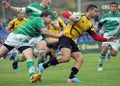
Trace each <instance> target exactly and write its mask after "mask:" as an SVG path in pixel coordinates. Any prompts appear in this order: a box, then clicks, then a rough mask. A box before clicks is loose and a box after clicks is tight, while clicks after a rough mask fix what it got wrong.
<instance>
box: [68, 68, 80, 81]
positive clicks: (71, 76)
mask: <svg viewBox="0 0 120 86" xmlns="http://www.w3.org/2000/svg"><path fill="white" fill-rule="evenodd" d="M77 73H78V69H77V68H75V67H72V69H71V73H70V76H69V79H72V78H74V77H75V75H76V74H77Z"/></svg>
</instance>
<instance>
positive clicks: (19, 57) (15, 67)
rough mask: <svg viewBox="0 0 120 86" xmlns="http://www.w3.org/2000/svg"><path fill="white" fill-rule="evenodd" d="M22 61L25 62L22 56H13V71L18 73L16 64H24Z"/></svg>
mask: <svg viewBox="0 0 120 86" xmlns="http://www.w3.org/2000/svg"><path fill="white" fill-rule="evenodd" d="M24 61H26V58H25V56H23V55H22V54H17V55H16V56H15V58H14V61H13V63H12V67H13V69H14V70H15V71H16V72H18V71H19V68H18V63H19V62H24Z"/></svg>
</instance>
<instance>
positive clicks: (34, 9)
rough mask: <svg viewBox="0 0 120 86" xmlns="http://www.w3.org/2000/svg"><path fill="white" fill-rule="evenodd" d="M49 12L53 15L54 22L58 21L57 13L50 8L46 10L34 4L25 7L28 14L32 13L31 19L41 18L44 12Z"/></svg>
mask: <svg viewBox="0 0 120 86" xmlns="http://www.w3.org/2000/svg"><path fill="white" fill-rule="evenodd" d="M44 10H47V11H49V12H51V13H52V20H53V21H54V20H56V16H55V13H54V12H53V11H52V10H51V9H50V8H44V7H42V6H41V5H40V4H38V3H32V4H30V5H29V6H27V7H25V11H26V13H30V19H32V18H34V17H39V16H40V14H41V13H42V11H44Z"/></svg>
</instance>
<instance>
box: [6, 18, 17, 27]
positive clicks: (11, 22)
mask: <svg viewBox="0 0 120 86" xmlns="http://www.w3.org/2000/svg"><path fill="white" fill-rule="evenodd" d="M14 23H15V19H13V20H11V21H10V23H9V24H8V26H7V29H11V28H14Z"/></svg>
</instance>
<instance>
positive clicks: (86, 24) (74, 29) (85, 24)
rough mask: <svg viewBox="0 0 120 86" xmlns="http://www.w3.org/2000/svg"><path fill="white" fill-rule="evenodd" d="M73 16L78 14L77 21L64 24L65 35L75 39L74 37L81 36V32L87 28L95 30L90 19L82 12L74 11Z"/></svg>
mask: <svg viewBox="0 0 120 86" xmlns="http://www.w3.org/2000/svg"><path fill="white" fill-rule="evenodd" d="M73 15H74V13H73ZM74 16H77V17H78V16H79V20H78V22H77V23H72V24H69V23H68V24H67V25H66V27H65V29H64V35H65V36H67V37H68V38H71V39H72V40H73V41H75V39H76V38H78V37H79V36H81V35H82V34H83V32H86V31H87V30H89V29H91V30H93V31H94V30H95V29H94V26H93V23H92V21H91V20H90V19H88V18H87V16H85V14H84V13H75V15H74Z"/></svg>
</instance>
